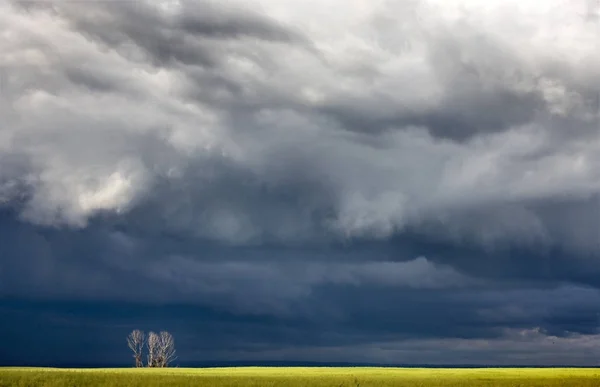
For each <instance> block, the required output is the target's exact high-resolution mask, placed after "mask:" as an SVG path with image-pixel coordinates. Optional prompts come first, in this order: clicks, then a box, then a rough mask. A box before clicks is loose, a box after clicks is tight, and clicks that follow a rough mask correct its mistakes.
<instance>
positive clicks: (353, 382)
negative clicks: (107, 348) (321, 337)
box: [0, 367, 600, 387]
mask: <svg viewBox="0 0 600 387" xmlns="http://www.w3.org/2000/svg"><path fill="white" fill-rule="evenodd" d="M0 386H2V387H5V386H6V387H12V386H22V387H34V386H44V387H55V386H56V387H58V386H60V387H65V386H105V387H109V386H140V387H141V386H144V387H146V386H214V387H225V386H282V387H285V386H298V387H299V386H315V387H325V386H335V387H339V386H361V387H364V386H384V387H385V386H414V387H429V386H441V387H464V386H477V387H481V386H500V387H517V386H519V387H524V386H537V387H553V386H556V387H558V386H579V387H584V386H585V387H592V386H600V369H595V368H589V369H569V368H553V369H499V368H487V369H424V368H368V367H360V368H326V367H323V368H320V367H315V368H302V367H293V368H265V367H240V368H207V369H197V368H170V369H54V368H0Z"/></svg>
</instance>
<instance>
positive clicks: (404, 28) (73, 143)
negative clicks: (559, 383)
mask: <svg viewBox="0 0 600 387" xmlns="http://www.w3.org/2000/svg"><path fill="white" fill-rule="evenodd" d="M463 3H464V4H463ZM463 3H459V2H448V1H441V0H430V1H426V2H425V1H424V2H413V1H400V2H386V1H382V2H369V3H368V4H367V3H360V2H358V3H353V4H346V3H345V2H340V1H337V0H327V1H320V2H319V3H318V4H317V3H316V2H310V1H302V2H294V3H284V2H280V1H275V0H255V1H253V2H252V3H251V4H242V3H241V2H240V3H239V4H238V3H237V2H232V3H228V4H227V5H224V4H218V3H217V2H213V1H204V0H201V1H195V2H180V3H177V2H161V3H155V2H149V1H147V2H146V1H136V2H109V1H107V2H102V1H96V2H20V1H14V2H6V3H2V4H0V34H2V36H3V39H2V41H1V42H0V51H1V52H3V55H2V57H1V58H0V75H1V76H2V77H1V79H0V81H1V82H0V86H1V87H2V89H1V93H0V114H1V115H2V117H3V120H2V122H1V123H0V230H2V231H3V233H2V237H1V238H3V240H2V243H1V245H0V253H1V254H2V256H1V259H0V279H2V281H1V282H0V294H2V295H7V296H11V297H16V298H19V297H31V298H44V299H46V300H57V299H74V298H77V299H84V300H87V299H89V300H97V301H98V300H104V301H107V302H108V301H110V302H120V301H123V300H127V301H130V302H139V303H148V302H150V303H151V302H152V301H153V300H152V299H149V298H148V294H149V291H150V290H152V289H160V291H159V292H158V293H159V294H160V296H157V297H158V298H159V300H156V299H155V300H154V301H157V302H163V303H167V304H169V303H175V302H181V303H184V304H191V305H203V306H205V307H210V308H215V309H216V310H219V311H221V312H223V313H234V314H237V315H238V316H239V315H253V316H257V315H258V316H270V318H275V319H278V318H284V316H287V317H285V318H288V317H290V316H295V317H296V318H301V317H302V318H305V319H307V320H310V321H312V323H313V324H314V323H315V322H314V317H315V316H321V317H322V318H323V320H324V321H323V323H322V324H323V326H321V327H320V328H323V327H325V328H326V327H327V326H333V325H335V324H340V327H342V328H340V330H341V331H344V332H345V334H346V335H347V336H346V337H347V338H350V339H349V340H353V339H356V340H358V337H360V338H361V340H363V339H364V341H362V342H361V345H363V347H360V348H362V349H360V351H363V350H364V351H366V352H364V353H368V354H369V355H368V356H372V357H373V358H377V359H385V358H386V357H387V356H388V355H386V354H384V353H383V352H381V349H378V347H377V348H375V347H373V348H372V347H369V348H370V349H369V351H367V350H366V349H365V348H367V347H368V346H369V345H371V344H369V343H373V342H376V341H377V340H388V341H393V340H395V337H396V336H401V337H402V340H413V339H415V337H418V338H419V340H434V339H435V338H436V337H438V338H439V337H444V338H448V340H457V341H455V342H452V343H450V344H448V345H451V344H452V345H454V344H456V345H463V343H464V342H462V341H460V340H472V339H473V340H475V339H476V340H484V339H485V338H493V340H496V343H499V344H498V345H499V346H503V345H506V346H507V348H508V347H510V346H514V345H517V344H516V341H517V340H516V339H515V337H516V336H514V335H513V333H514V332H533V331H531V330H532V329H536V328H537V327H539V328H540V329H541V330H542V331H543V332H542V331H540V332H542V333H539V332H538V333H535V335H534V336H535V337H533V338H531V337H530V339H531V340H530V341H531V345H532V347H530V348H546V347H545V346H546V344H547V341H546V340H547V337H548V336H547V335H556V336H560V337H561V340H562V341H561V343H563V344H564V345H565V346H569V345H573V346H575V347H577V348H579V347H581V348H583V347H585V345H586V344H585V342H586V340H588V339H590V338H589V337H588V336H585V335H591V334H593V333H595V326H594V325H593V324H594V323H592V321H594V322H595V320H594V319H595V315H594V312H593V309H594V308H593V306H592V304H590V303H589V302H588V301H586V299H588V300H589V299H591V300H596V299H597V294H596V290H595V288H597V287H598V285H599V283H598V280H597V274H598V273H599V272H600V265H599V264H598V263H597V262H598V259H597V258H598V256H599V254H600V244H599V243H598V229H599V227H600V224H599V223H598V222H599V219H600V217H598V216H597V214H598V211H597V209H598V203H599V201H598V199H599V191H600V173H599V170H598V168H597V167H596V165H598V162H599V161H600V160H599V158H598V155H599V154H600V152H599V140H598V135H597V130H598V125H597V123H598V120H599V117H598V95H597V91H598V90H599V88H600V73H599V70H598V69H600V66H598V64H599V63H598V62H599V61H600V55H599V54H598V50H597V42H598V37H597V36H598V35H597V28H596V27H597V25H596V24H595V23H596V22H595V21H594V20H593V18H591V17H590V16H589V15H592V14H593V12H592V11H590V9H589V7H588V5H587V3H586V2H584V1H575V2H570V3H568V4H567V3H565V2H563V1H559V0H556V1H550V2H546V3H544V4H543V5H539V4H538V5H534V3H533V2H530V1H511V2H509V3H506V2H502V4H501V3H500V2H491V3H489V5H483V3H480V2H477V1H475V0H469V1H466V2H463ZM461 4H463V5H465V6H464V7H462V6H461ZM486 4H488V3H486ZM586 15H588V16H586ZM469 294H473V295H474V296H470V295H469ZM557 294H558V295H557ZM563 294H566V295H568V296H565V297H567V298H568V299H569V301H568V304H570V305H572V308H570V307H568V305H563V304H562V303H561V302H559V300H558V298H557V297H558V296H559V295H563ZM527 297H533V298H529V300H530V303H527V302H525V301H523V299H525V298H527ZM569 297H571V298H569ZM48 302H50V301H48ZM407 310H419V311H420V312H415V313H414V315H413V316H406V311H407ZM369 316H370V317H369ZM569 316H572V320H569V318H570V317H569ZM311 319H313V320H311ZM373 319H375V320H377V321H375V322H371V323H367V322H365V321H370V320H373ZM442 320H444V321H447V322H448V324H447V325H448V326H447V327H440V326H439V324H438V325H436V324H435V322H436V321H442ZM369 324H371V325H369ZM275 325H277V324H275ZM394 326H395V327H394ZM325 328H323V329H325ZM265 329H268V328H265ZM344 329H345V330H344ZM507 329H508V331H506V330H507ZM315 331H318V329H316V330H315ZM506 332H509V333H506ZM511 332H512V333H511ZM536 332H537V331H536ZM572 332H575V333H573V334H575V335H579V336H573V338H572V340H571V339H569V338H566V336H565V335H567V334H571V333H572ZM538 334H539V335H538ZM298 335H299V336H301V335H300V334H298ZM386 335H389V336H386ZM503 335H504V336H503ZM507 335H508V336H507ZM536 335H537V336H536ZM283 336H285V335H284V334H282V337H283ZM384 336H385V337H384ZM457 337H461V338H462V339H457ZM528 337H529V336H528ZM396 338H397V337H396ZM315 340H316V339H315ZM323 340H324V341H327V340H325V339H323ZM415 340H416V339H415ZM569 340H571V341H569ZM590 340H592V339H590ZM266 341H269V340H266ZM334 341H335V340H332V341H328V342H327V343H325V344H324V345H325V346H327V345H332V346H334V347H335V345H338V344H339V345H341V346H340V347H335V348H334V349H332V350H331V351H332V352H331V353H332V354H339V353H340V352H339V351H340V349H339V348H343V345H342V344H343V343H334ZM427 343H429V342H427ZM471 343H473V344H471ZM334 344H335V345H334ZM405 344H407V343H406V342H403V344H402V345H405ZM373 345H375V344H373ZM377 345H378V344H377ZM423 345H426V344H423ZM427 345H429V344H427ZM464 345H466V346H467V347H469V349H468V350H467V352H468V353H467V354H466V355H465V359H471V358H473V357H477V356H479V354H480V353H481V352H480V351H483V349H481V348H480V347H479V345H483V344H482V342H479V341H472V342H467V343H466V344H464ZM364 346H367V347H364ZM336 348H337V349H336ZM356 348H358V347H356ZM565 348H566V347H565ZM586 348H587V347H586ZM321 349H323V347H321ZM313 350H314V349H313ZM323 350H324V351H326V350H325V349H323ZM277 351H280V350H279V349H273V352H270V353H272V354H276V353H278V354H280V355H281V356H284V353H283V352H281V351H280V352H277ZM290 351H291V350H290ZM336 351H337V352H336ZM511 351H512V350H509V349H507V352H505V353H506V354H507V356H509V355H510V356H512V357H511V358H514V359H517V358H519V356H520V355H519V354H518V353H516V352H514V351H513V352H511ZM531 351H533V350H531ZM500 352H502V351H500ZM500 352H498V353H500ZM517 352H518V351H517ZM526 352H527V351H526ZM265 353H267V352H265ZM390 353H393V354H396V355H398V356H400V353H399V352H398V350H397V349H394V350H393V351H392V352H390ZM502 353H504V352H502ZM531 353H533V352H531ZM289 354H290V355H289V356H296V355H298V356H299V355H300V354H301V353H300V352H294V351H291V352H289ZM286 356H287V355H286ZM332 356H333V355H332ZM390 356H391V355H390ZM402 356H404V355H402ZM406 356H408V355H406ZM432 356H433V355H432ZM494 356H495V355H494ZM498 356H500V355H498ZM494 359H499V357H494ZM519 359H521V358H519ZM573 359H574V358H573ZM521 360H522V359H521ZM382 361H383V360H382ZM440 361H442V360H440ZM465 361H467V360H465ZM494 361H495V360H494ZM543 361H550V360H549V359H545V360H543ZM573 361H575V360H573Z"/></svg>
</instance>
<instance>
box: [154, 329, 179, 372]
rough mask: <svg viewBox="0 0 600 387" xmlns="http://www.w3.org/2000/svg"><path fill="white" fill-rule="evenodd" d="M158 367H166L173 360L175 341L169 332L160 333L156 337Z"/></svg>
mask: <svg viewBox="0 0 600 387" xmlns="http://www.w3.org/2000/svg"><path fill="white" fill-rule="evenodd" d="M158 339H159V340H158V343H159V344H158V367H168V366H169V363H171V362H172V361H173V360H175V359H176V358H177V357H176V356H175V340H174V339H173V336H172V335H171V334H170V333H169V332H165V331H162V332H160V334H159V336H158Z"/></svg>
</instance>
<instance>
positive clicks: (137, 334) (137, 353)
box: [127, 329, 146, 367]
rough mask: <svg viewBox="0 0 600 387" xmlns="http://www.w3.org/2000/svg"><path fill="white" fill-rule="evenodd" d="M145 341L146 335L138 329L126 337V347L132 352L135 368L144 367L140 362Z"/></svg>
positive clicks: (141, 361)
mask: <svg viewBox="0 0 600 387" xmlns="http://www.w3.org/2000/svg"><path fill="white" fill-rule="evenodd" d="M145 341H146V335H145V334H144V332H142V331H140V330H139V329H135V330H133V331H132V332H131V333H130V334H129V336H127V346H128V347H129V349H131V350H132V351H133V358H134V359H135V366H136V367H143V366H144V362H143V360H142V351H143V350H144V343H145Z"/></svg>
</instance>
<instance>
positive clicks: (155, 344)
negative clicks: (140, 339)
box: [147, 332, 160, 367]
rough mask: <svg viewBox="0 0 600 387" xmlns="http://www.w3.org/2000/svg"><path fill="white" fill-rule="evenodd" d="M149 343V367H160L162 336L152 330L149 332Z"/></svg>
mask: <svg viewBox="0 0 600 387" xmlns="http://www.w3.org/2000/svg"><path fill="white" fill-rule="evenodd" d="M147 345H148V367H159V363H160V359H159V347H160V337H159V336H158V335H157V334H156V333H154V332H150V333H149V334H148V341H147Z"/></svg>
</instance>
